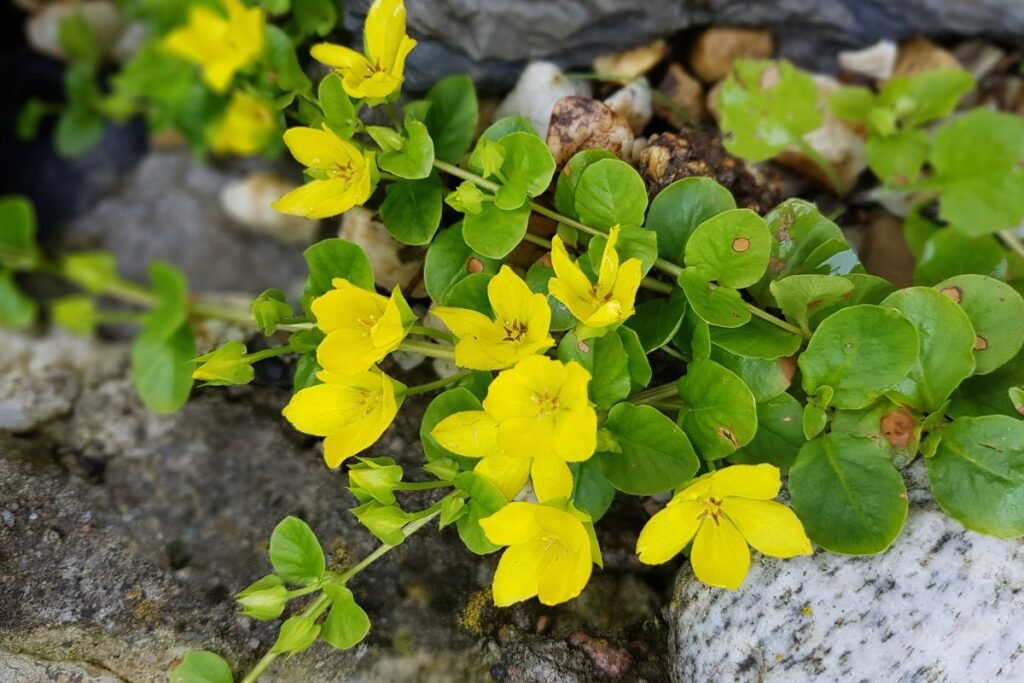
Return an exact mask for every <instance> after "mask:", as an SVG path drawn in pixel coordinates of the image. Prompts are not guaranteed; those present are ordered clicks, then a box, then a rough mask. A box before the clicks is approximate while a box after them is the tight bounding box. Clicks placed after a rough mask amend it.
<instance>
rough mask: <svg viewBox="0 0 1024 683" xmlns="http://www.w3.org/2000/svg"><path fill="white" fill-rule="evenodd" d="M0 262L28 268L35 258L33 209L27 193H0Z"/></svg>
mask: <svg viewBox="0 0 1024 683" xmlns="http://www.w3.org/2000/svg"><path fill="white" fill-rule="evenodd" d="M0 226H3V230H0V264H4V265H6V266H8V267H9V268H14V269H21V268H25V269H32V268H34V267H35V266H36V264H37V263H38V262H39V247H38V246H37V245H36V212H35V209H34V208H33V207H32V202H31V201H29V199H28V197H24V196H22V195H18V194H9V195H5V196H3V197H0Z"/></svg>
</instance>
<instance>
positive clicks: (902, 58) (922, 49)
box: [892, 38, 962, 78]
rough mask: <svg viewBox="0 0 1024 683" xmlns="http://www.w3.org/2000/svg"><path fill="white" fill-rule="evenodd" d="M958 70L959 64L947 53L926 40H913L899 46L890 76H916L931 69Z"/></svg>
mask: <svg viewBox="0 0 1024 683" xmlns="http://www.w3.org/2000/svg"><path fill="white" fill-rule="evenodd" d="M960 68H962V67H961V66H960V62H958V61H957V60H956V57H954V56H953V54H952V53H950V52H949V51H947V50H943V49H942V48H941V47H939V46H938V45H936V44H935V43H933V42H932V41H930V40H928V39H927V38H914V39H913V40H908V41H907V42H905V43H903V44H901V45H900V50H899V53H898V54H897V55H896V67H895V68H894V69H893V70H892V75H893V78H896V77H897V76H917V75H919V74H923V73H925V72H927V71H932V70H933V69H960Z"/></svg>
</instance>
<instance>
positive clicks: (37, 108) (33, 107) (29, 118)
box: [14, 97, 47, 142]
mask: <svg viewBox="0 0 1024 683" xmlns="http://www.w3.org/2000/svg"><path fill="white" fill-rule="evenodd" d="M46 114H47V112H46V105H45V104H44V103H43V101H42V100H39V99H37V98H35V97H32V98H30V99H29V100H28V101H27V102H25V104H24V106H22V108H21V111H19V112H18V118H17V119H16V121H15V123H14V131H15V135H16V136H17V138H18V139H19V140H21V141H22V142H28V141H29V140H32V139H33V138H35V136H36V135H38V134H39V124H41V123H42V122H43V118H44V117H45V116H46Z"/></svg>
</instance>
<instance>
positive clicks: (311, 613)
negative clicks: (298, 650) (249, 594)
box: [241, 505, 441, 683]
mask: <svg viewBox="0 0 1024 683" xmlns="http://www.w3.org/2000/svg"><path fill="white" fill-rule="evenodd" d="M428 510H430V512H429V514H427V515H425V516H424V517H422V518H420V519H417V520H415V521H412V522H409V523H408V524H406V525H405V526H404V527H402V536H403V537H404V538H409V537H410V536H412V535H413V534H414V533H416V532H417V531H419V530H420V529H422V528H423V527H424V526H426V525H427V524H429V523H430V521H431V520H433V519H434V518H435V517H437V516H438V515H439V514H441V509H440V505H432V506H431V507H430V508H428ZM396 547H397V546H393V545H388V544H386V543H385V544H382V545H380V546H377V549H376V550H374V551H373V552H372V553H370V554H369V555H367V556H366V557H364V558H363V559H362V560H360V561H359V562H358V563H356V564H354V565H352V566H351V567H349V568H348V569H346V570H345V571H343V572H342V573H341V574H339V575H338V576H337V577H335V578H333V579H331V580H330V581H331V583H335V584H339V585H345V584H346V583H347V582H348V581H349V579H351V578H352V577H353V576H355V575H356V574H358V573H359V572H361V571H362V570H364V569H366V568H367V567H369V566H370V565H371V564H373V563H374V562H376V561H377V560H379V559H380V558H382V557H384V556H385V555H387V553H388V551H390V550H391V549H392V548H396ZM330 604H331V599H330V598H328V597H327V595H326V594H324V593H321V594H320V595H318V596H317V598H316V600H314V601H313V602H311V603H309V605H307V606H306V609H304V610H302V613H301V615H300V616H301V617H303V618H305V619H316V618H317V617H319V616H320V615H321V614H323V612H324V610H326V609H327V607H328V606H330ZM278 654H279V653H277V652H268V653H267V654H265V655H263V657H262V658H260V660H259V661H258V662H256V665H255V666H253V668H252V670H251V671H249V673H247V674H246V675H245V678H243V679H242V680H241V683H255V681H257V680H258V679H259V677H260V676H262V675H263V674H264V673H265V672H266V670H267V669H268V668H269V667H270V665H271V664H273V663H274V660H276V659H277V656H278Z"/></svg>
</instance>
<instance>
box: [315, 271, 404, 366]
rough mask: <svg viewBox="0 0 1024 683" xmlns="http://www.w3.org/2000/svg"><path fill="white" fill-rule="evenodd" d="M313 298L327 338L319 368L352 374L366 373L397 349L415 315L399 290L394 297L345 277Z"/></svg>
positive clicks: (319, 324) (319, 354) (321, 348)
mask: <svg viewBox="0 0 1024 683" xmlns="http://www.w3.org/2000/svg"><path fill="white" fill-rule="evenodd" d="M332 284H333V285H334V289H332V290H331V291H329V292H326V293H324V294H322V295H321V296H318V297H317V298H316V299H313V303H312V304H311V305H310V308H311V309H312V311H313V316H314V317H316V326H317V327H319V328H320V329H321V330H323V331H324V332H325V333H326V334H327V336H326V337H324V340H323V341H322V342H320V345H319V346H317V349H316V359H317V362H319V363H320V367H322V368H324V369H325V370H329V371H331V372H335V373H340V374H345V375H350V374H353V373H357V372H364V371H365V370H367V369H368V368H369V367H370V366H372V365H374V364H376V363H379V362H380V361H381V360H383V359H384V356H386V355H388V354H389V353H391V352H392V351H394V350H395V349H397V348H398V346H399V345H400V344H401V343H402V340H403V339H405V335H406V334H407V333H408V332H409V328H410V327H411V326H412V323H413V320H414V316H413V313H412V311H410V310H409V305H408V304H407V303H405V298H404V297H403V296H402V290H401V289H399V288H398V287H395V289H394V290H393V291H392V292H391V297H390V298H388V297H386V296H381V295H380V294H377V293H376V292H369V291H367V290H365V289H363V288H362V287H357V286H356V285H354V284H352V283H351V282H349V281H348V280H346V279H344V278H340V277H338V278H334V280H332Z"/></svg>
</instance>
